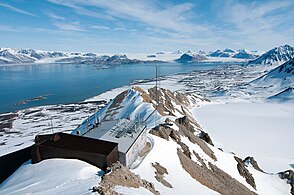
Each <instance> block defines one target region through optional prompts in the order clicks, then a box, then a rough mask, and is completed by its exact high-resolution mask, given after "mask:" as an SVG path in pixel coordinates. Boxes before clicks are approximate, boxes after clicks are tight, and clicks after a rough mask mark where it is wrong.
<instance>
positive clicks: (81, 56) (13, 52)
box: [0, 48, 159, 65]
mask: <svg viewBox="0 0 294 195" xmlns="http://www.w3.org/2000/svg"><path fill="white" fill-rule="evenodd" d="M149 62H154V61H153V60H137V59H129V58H128V57H127V56H126V55H121V54H115V55H112V56H109V55H100V56H99V55H97V54H95V53H79V52H73V53H69V52H57V51H39V50H33V49H11V48H0V64H25V63H76V64H102V65H119V64H133V63H149ZM156 62H159V61H156Z"/></svg>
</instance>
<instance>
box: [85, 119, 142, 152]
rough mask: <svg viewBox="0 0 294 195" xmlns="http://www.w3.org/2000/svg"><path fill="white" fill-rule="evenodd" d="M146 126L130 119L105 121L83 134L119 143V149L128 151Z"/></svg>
mask: <svg viewBox="0 0 294 195" xmlns="http://www.w3.org/2000/svg"><path fill="white" fill-rule="evenodd" d="M145 128H146V126H145V125H142V124H141V125H138V124H136V123H135V122H134V121H130V120H128V119H119V120H112V121H103V122H102V123H100V124H99V125H98V126H97V127H94V128H93V129H91V130H90V131H88V132H86V133H85V134H84V135H83V136H84V137H89V138H94V139H99V140H105V141H110V142H115V143H118V151H119V152H123V153H126V152H127V151H128V150H129V148H130V147H131V146H132V145H133V143H134V142H135V141H136V140H137V138H138V137H139V136H140V135H141V133H142V132H143V131H144V130H145Z"/></svg>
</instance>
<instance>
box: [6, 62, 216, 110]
mask: <svg viewBox="0 0 294 195" xmlns="http://www.w3.org/2000/svg"><path fill="white" fill-rule="evenodd" d="M218 65H220V64H218V63H191V64H177V63H162V64H158V67H159V71H160V76H165V75H172V74H176V73H185V72H189V71H193V70H209V69H212V68H214V67H216V66H218ZM154 77H155V64H131V65H119V66H110V67H109V68H106V69H98V68H97V67H95V66H93V65H77V64H32V65H7V66H0V89H1V90H0V113H5V112H11V111H16V110H20V109H23V108H28V107H33V106H40V105H48V104H64V103H74V102H79V101H83V100H84V99H86V98H89V97H92V96H95V95H98V94H100V93H103V92H105V91H108V90H110V89H113V88H117V87H121V86H124V85H128V84H130V82H131V81H132V80H137V79H150V78H154ZM47 94H49V96H47V97H46V98H45V99H43V100H39V101H31V102H28V103H27V104H21V105H16V104H17V103H18V102H20V101H23V100H28V99H31V98H35V97H38V96H41V95H47Z"/></svg>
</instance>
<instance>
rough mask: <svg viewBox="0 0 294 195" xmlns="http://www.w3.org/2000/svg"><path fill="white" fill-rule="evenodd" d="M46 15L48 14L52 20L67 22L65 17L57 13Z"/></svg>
mask: <svg viewBox="0 0 294 195" xmlns="http://www.w3.org/2000/svg"><path fill="white" fill-rule="evenodd" d="M46 14H47V16H49V17H50V18H52V19H55V20H65V18H64V17H62V16H59V15H57V14H55V13H52V12H49V13H46Z"/></svg>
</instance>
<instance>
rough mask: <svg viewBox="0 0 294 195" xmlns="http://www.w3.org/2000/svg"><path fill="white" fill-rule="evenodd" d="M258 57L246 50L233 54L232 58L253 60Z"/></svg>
mask: <svg viewBox="0 0 294 195" xmlns="http://www.w3.org/2000/svg"><path fill="white" fill-rule="evenodd" d="M257 57H258V55H256V54H254V53H253V52H251V51H249V50H247V49H240V50H238V52H237V53H235V54H234V55H233V56H232V58H241V59H255V58H257Z"/></svg>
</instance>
